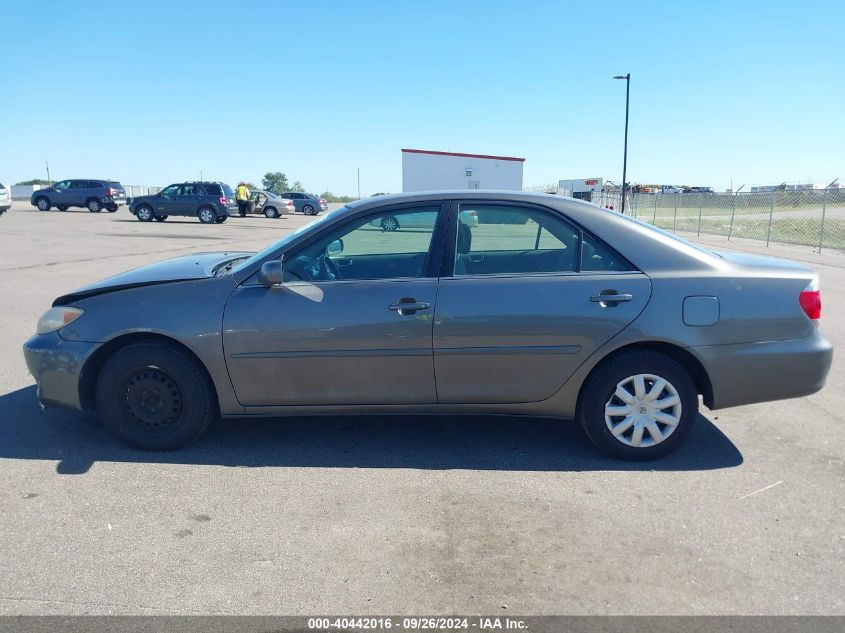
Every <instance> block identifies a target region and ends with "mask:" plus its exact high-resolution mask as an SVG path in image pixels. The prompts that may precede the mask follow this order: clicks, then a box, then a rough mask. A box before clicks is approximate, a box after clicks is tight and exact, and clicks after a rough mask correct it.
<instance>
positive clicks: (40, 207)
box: [38, 198, 47, 211]
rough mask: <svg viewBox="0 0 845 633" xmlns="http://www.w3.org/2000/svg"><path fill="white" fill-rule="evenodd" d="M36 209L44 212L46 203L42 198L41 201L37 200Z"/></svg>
mask: <svg viewBox="0 0 845 633" xmlns="http://www.w3.org/2000/svg"><path fill="white" fill-rule="evenodd" d="M38 208H39V210H41V211H46V210H47V202H46V201H45V200H44V199H43V198H42V199H41V200H39V201H38Z"/></svg>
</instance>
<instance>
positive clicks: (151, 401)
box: [96, 343, 217, 451]
mask: <svg viewBox="0 0 845 633" xmlns="http://www.w3.org/2000/svg"><path fill="white" fill-rule="evenodd" d="M96 398H97V410H98V412H99V415H100V418H101V419H102V421H103V424H104V425H105V426H106V428H107V429H108V430H109V431H111V432H112V433H114V434H115V435H116V436H117V437H119V438H120V439H121V440H123V441H124V442H126V443H127V444H129V445H131V446H134V447H136V448H141V449H144V450H152V451H167V450H175V449H178V448H182V447H184V446H187V445H188V444H190V443H191V442H193V441H194V440H196V439H197V438H198V437H199V436H200V435H201V434H202V433H203V431H205V430H206V429H207V428H208V425H209V424H211V422H212V420H213V419H214V418H215V417H216V415H217V406H216V403H215V398H214V389H213V387H212V385H211V383H210V381H209V379H208V377H207V376H206V375H205V372H204V371H203V370H202V367H201V366H200V365H199V364H198V363H197V362H196V361H195V360H193V359H192V358H190V357H189V356H188V355H187V354H185V353H184V352H182V351H181V350H179V349H177V348H175V347H171V346H168V345H166V344H161V343H134V344H132V345H128V346H126V347H124V348H122V349H121V350H120V351H118V352H116V353H115V354H114V355H113V356H112V357H111V358H109V359H108V360H107V361H106V362H105V364H104V365H103V368H102V370H101V371H100V375H99V377H98V379H97V388H96Z"/></svg>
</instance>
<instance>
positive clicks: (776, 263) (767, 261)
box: [713, 250, 815, 276]
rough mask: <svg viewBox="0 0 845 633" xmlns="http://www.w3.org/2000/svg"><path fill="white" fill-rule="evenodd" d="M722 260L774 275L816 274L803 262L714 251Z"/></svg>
mask: <svg viewBox="0 0 845 633" xmlns="http://www.w3.org/2000/svg"><path fill="white" fill-rule="evenodd" d="M713 252H714V253H716V254H717V255H718V256H719V257H721V258H722V259H724V260H726V261H728V262H730V263H732V264H736V265H738V266H740V267H742V268H752V269H757V270H759V269H766V270H768V271H770V272H772V273H785V274H790V273H796V274H808V275H811V276H812V275H813V274H815V270H814V269H813V267H812V266H808V265H807V264H803V263H801V262H794V261H792V260H789V259H780V258H778V257H767V256H765V255H752V254H750V253H737V252H734V251H717V250H714V251H713Z"/></svg>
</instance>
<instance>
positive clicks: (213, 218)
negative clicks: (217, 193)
mask: <svg viewBox="0 0 845 633" xmlns="http://www.w3.org/2000/svg"><path fill="white" fill-rule="evenodd" d="M197 217H198V218H199V221H200V222H202V223H203V224H214V223H215V222H217V215H216V214H215V213H214V209H212V208H211V207H203V208H202V209H200V210H199V211H197Z"/></svg>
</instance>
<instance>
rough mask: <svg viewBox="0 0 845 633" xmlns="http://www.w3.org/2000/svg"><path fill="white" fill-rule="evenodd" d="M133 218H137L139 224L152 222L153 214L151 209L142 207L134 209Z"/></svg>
mask: <svg viewBox="0 0 845 633" xmlns="http://www.w3.org/2000/svg"><path fill="white" fill-rule="evenodd" d="M135 217H136V218H138V220H139V221H140V222H152V220H153V217H154V214H153V209H152V207H148V206H146V205H142V206H140V207H138V208H137V209H135Z"/></svg>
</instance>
